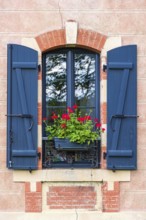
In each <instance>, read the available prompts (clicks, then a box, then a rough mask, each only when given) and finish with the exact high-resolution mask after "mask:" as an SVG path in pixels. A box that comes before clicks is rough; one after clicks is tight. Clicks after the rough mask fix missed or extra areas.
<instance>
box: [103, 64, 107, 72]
mask: <svg viewBox="0 0 146 220" xmlns="http://www.w3.org/2000/svg"><path fill="white" fill-rule="evenodd" d="M102 70H103V72H105V71H106V70H107V65H106V64H104V65H103V68H102Z"/></svg>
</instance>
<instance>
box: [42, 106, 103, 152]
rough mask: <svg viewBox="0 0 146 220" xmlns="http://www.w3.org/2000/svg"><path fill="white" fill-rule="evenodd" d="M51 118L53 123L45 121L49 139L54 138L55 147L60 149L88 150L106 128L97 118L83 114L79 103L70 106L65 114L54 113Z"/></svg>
mask: <svg viewBox="0 0 146 220" xmlns="http://www.w3.org/2000/svg"><path fill="white" fill-rule="evenodd" d="M51 118H52V120H53V124H49V123H48V121H47V120H45V121H44V122H45V124H46V132H47V134H48V140H54V143H55V148H56V149H60V150H61V149H62V150H83V149H84V150H88V149H89V148H90V147H91V146H93V144H94V142H95V141H97V140H100V138H101V133H102V132H104V130H105V129H104V128H102V127H101V124H100V122H99V121H98V119H97V118H95V119H92V118H91V116H90V115H88V114H85V115H84V116H83V115H82V113H81V111H79V110H78V106H77V105H74V106H73V107H72V108H71V107H68V108H67V113H65V114H62V115H60V114H55V113H53V114H52V116H51Z"/></svg>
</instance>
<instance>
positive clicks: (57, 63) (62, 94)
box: [46, 54, 66, 116]
mask: <svg viewBox="0 0 146 220" xmlns="http://www.w3.org/2000/svg"><path fill="white" fill-rule="evenodd" d="M52 106H54V107H58V108H60V107H61V106H66V54H48V55H47V56H46V108H47V109H46V110H47V111H48V108H51V107H52ZM47 113H49V112H47ZM47 116H48V115H47Z"/></svg>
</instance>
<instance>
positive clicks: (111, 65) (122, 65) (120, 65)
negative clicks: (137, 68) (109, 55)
mask: <svg viewBox="0 0 146 220" xmlns="http://www.w3.org/2000/svg"><path fill="white" fill-rule="evenodd" d="M132 66H133V65H132V63H128V62H127V63H122V62H109V64H108V68H109V69H132Z"/></svg>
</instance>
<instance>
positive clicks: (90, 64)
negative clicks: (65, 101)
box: [75, 54, 95, 108]
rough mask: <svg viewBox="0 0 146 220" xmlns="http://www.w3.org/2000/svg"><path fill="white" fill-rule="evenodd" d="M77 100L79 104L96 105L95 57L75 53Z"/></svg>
mask: <svg viewBox="0 0 146 220" xmlns="http://www.w3.org/2000/svg"><path fill="white" fill-rule="evenodd" d="M75 100H76V103H78V105H79V106H86V107H90V108H93V107H94V106H95V57H94V55H90V54H88V55H87V54H75Z"/></svg>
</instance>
